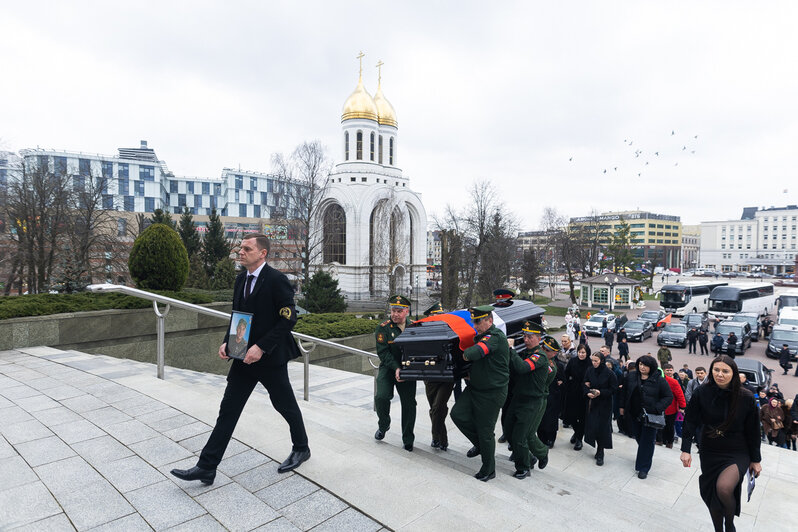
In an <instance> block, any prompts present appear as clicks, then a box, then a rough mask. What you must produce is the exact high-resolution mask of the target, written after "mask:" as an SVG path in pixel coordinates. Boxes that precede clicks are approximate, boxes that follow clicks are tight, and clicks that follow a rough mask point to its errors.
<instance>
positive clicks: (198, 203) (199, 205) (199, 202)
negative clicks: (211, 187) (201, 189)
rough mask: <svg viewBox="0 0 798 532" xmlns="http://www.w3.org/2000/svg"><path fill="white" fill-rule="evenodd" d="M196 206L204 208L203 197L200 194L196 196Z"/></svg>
mask: <svg viewBox="0 0 798 532" xmlns="http://www.w3.org/2000/svg"><path fill="white" fill-rule="evenodd" d="M194 206H195V207H202V196H201V195H200V194H194Z"/></svg>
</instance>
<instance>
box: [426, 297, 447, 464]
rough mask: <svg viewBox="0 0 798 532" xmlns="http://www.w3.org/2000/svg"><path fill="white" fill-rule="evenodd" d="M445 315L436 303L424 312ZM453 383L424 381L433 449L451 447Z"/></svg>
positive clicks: (428, 314)
mask: <svg viewBox="0 0 798 532" xmlns="http://www.w3.org/2000/svg"><path fill="white" fill-rule="evenodd" d="M435 314H443V307H442V306H441V304H440V303H435V304H434V305H432V306H431V307H430V308H428V309H427V310H425V311H424V315H425V316H432V315H435ZM453 387H454V383H453V382H431V381H424V388H425V390H426V392H427V401H429V418H430V421H431V422H432V443H430V446H431V447H432V448H433V449H440V450H441V451H445V450H446V449H447V448H448V447H449V435H448V433H447V432H446V415H447V414H448V413H449V406H448V403H449V397H451V396H452V389H453Z"/></svg>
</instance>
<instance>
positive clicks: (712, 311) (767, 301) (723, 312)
mask: <svg viewBox="0 0 798 532" xmlns="http://www.w3.org/2000/svg"><path fill="white" fill-rule="evenodd" d="M775 307H776V295H775V294H774V293H773V285H772V284H770V283H745V284H736V285H731V286H719V287H717V288H714V289H713V290H712V293H711V294H710V296H709V317H710V318H712V319H715V320H725V319H726V318H728V317H730V316H731V315H732V314H736V313H738V312H756V313H757V314H758V315H760V316H766V315H768V314H770V313H771V311H772V310H773V309H774V308H775Z"/></svg>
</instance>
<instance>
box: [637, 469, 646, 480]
mask: <svg viewBox="0 0 798 532" xmlns="http://www.w3.org/2000/svg"><path fill="white" fill-rule="evenodd" d="M647 476H648V473H646V472H645V471H640V472H638V473H637V478H639V479H641V480H642V479H644V478H646V477H647Z"/></svg>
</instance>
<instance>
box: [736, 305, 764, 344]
mask: <svg viewBox="0 0 798 532" xmlns="http://www.w3.org/2000/svg"><path fill="white" fill-rule="evenodd" d="M729 320H730V321H744V322H746V323H747V324H748V325H750V326H751V340H753V341H754V342H758V341H759V331H760V323H759V314H757V313H756V312H738V313H737V314H735V315H734V316H731V317H730V318H729Z"/></svg>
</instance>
